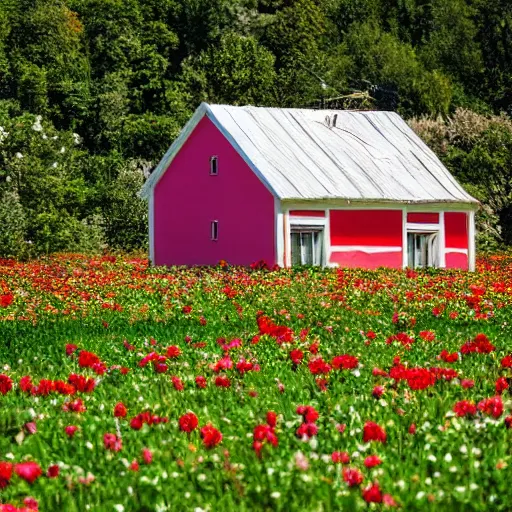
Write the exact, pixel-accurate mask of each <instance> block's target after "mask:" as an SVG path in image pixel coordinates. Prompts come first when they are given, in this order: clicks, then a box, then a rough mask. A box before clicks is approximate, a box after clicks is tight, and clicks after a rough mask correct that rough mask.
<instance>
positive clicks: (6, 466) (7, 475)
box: [0, 461, 13, 490]
mask: <svg viewBox="0 0 512 512" xmlns="http://www.w3.org/2000/svg"><path fill="white" fill-rule="evenodd" d="M12 468H13V466H12V464H11V463H10V462H2V461H0V490H1V489H4V488H5V487H7V486H8V485H9V482H10V480H11V477H12Z"/></svg>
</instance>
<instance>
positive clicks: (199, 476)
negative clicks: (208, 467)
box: [197, 473, 206, 482]
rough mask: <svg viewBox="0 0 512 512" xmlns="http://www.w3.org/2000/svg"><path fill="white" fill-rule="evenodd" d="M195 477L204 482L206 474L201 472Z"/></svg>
mask: <svg viewBox="0 0 512 512" xmlns="http://www.w3.org/2000/svg"><path fill="white" fill-rule="evenodd" d="M197 479H198V480H199V481H200V482H204V481H205V480H206V475H205V474H204V473H201V474H200V475H197Z"/></svg>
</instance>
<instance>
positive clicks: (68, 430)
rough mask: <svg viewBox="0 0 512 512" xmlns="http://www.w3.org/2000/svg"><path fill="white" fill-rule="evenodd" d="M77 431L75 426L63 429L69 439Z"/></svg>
mask: <svg viewBox="0 0 512 512" xmlns="http://www.w3.org/2000/svg"><path fill="white" fill-rule="evenodd" d="M77 430H78V427H77V426H75V425H68V426H67V427H65V428H64V432H66V435H67V436H68V437H69V438H71V437H73V436H74V435H75V434H76V432H77Z"/></svg>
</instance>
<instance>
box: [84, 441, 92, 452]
mask: <svg viewBox="0 0 512 512" xmlns="http://www.w3.org/2000/svg"><path fill="white" fill-rule="evenodd" d="M85 446H86V448H89V450H92V449H93V448H94V445H93V444H92V443H91V442H90V441H87V442H86V443H85Z"/></svg>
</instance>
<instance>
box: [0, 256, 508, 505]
mask: <svg viewBox="0 0 512 512" xmlns="http://www.w3.org/2000/svg"><path fill="white" fill-rule="evenodd" d="M260 267H261V266H258V268H254V269H240V268H228V267H227V265H219V267H217V268H211V269H199V268H196V269H172V270H165V269H161V268H151V267H148V263H147V261H146V260H138V259H137V260H136V259H116V258H114V257H103V258H97V259H90V258H87V257H84V256H79V255H66V256H59V257H54V258H50V259H46V260H40V261H36V262H30V263H17V262H14V261H5V260H4V261H0V363H1V365H0V503H2V505H0V511H1V512H5V511H16V510H23V511H25V512H29V511H35V510H39V511H57V510H65V511H85V510H100V511H118V512H119V511H120V512H122V511H150V510H157V511H165V510H169V511H171V510H172V511H182V510H183V511H196V512H200V511H224V510H236V511H239V510H240V511H243V510H286V511H296V510H297V511H298V510H300V511H304V510H307V511H319V512H320V511H331V510H372V509H373V510H387V509H401V510H407V511H410V510H450V511H451V510H510V508H511V503H512V488H511V486H510V481H511V477H512V443H511V441H512V395H511V389H512V336H511V334H512V327H511V321H512V259H507V258H504V257H494V258H488V259H481V260H480V261H479V262H478V270H477V272H476V273H474V274H469V273H464V272H458V271H435V270H431V271H422V272H413V271H394V270H378V271H363V270H340V269H324V270H322V269H313V268H302V269H292V270H286V269H281V270H273V271H270V270H266V269H264V268H260Z"/></svg>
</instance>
